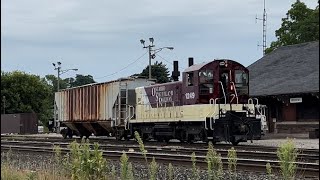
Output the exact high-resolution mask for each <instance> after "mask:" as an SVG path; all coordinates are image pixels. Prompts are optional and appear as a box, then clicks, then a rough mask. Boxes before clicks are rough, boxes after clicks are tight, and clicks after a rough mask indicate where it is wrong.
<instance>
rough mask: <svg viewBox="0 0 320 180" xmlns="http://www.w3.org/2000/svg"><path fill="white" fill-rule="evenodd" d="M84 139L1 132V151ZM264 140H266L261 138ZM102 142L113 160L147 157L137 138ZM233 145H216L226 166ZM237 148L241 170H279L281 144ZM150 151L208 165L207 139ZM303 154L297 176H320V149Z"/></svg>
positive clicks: (177, 162)
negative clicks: (278, 155)
mask: <svg viewBox="0 0 320 180" xmlns="http://www.w3.org/2000/svg"><path fill="white" fill-rule="evenodd" d="M74 140H76V141H78V142H80V141H81V140H80V138H75V139H73V140H71V139H63V138H61V137H48V136H47V137H46V136H41V135H39V136H22V135H20V136H14V135H2V136H1V151H2V152H7V151H8V150H9V149H11V151H12V152H14V153H20V154H37V155H39V154H41V155H42V156H45V157H52V156H53V154H54V149H53V147H54V145H59V146H60V147H61V148H62V153H64V154H65V153H68V152H70V149H69V148H68V145H70V143H71V141H74ZM261 141H262V140H261ZM94 142H97V143H99V144H100V150H101V152H102V153H103V156H104V157H105V158H106V159H108V160H112V161H117V160H119V158H120V157H121V155H122V154H123V152H125V153H126V154H127V155H128V157H129V158H130V161H131V162H135V163H138V164H143V163H144V160H145V159H144V157H143V155H142V153H141V152H140V150H139V145H138V143H137V142H136V141H133V140H129V141H118V140H116V139H112V138H101V137H100V138H94V137H93V138H91V139H90V143H91V145H93V143H94ZM231 147H233V146H232V145H230V144H215V145H214V148H215V149H216V151H217V152H218V153H219V154H221V157H222V163H223V167H224V169H227V164H228V157H227V153H228V149H230V148H231ZM234 148H235V150H236V152H237V170H238V171H239V172H241V173H244V172H251V173H256V174H259V173H264V172H265V171H266V163H268V162H269V163H270V164H271V166H272V168H273V170H274V171H275V172H279V170H280V169H279V161H278V160H277V154H276V150H277V147H272V146H257V145H249V146H248V145H238V146H234ZM145 149H146V151H147V153H146V155H147V157H148V159H151V158H152V157H155V158H156V160H157V162H158V163H160V164H168V163H172V164H173V165H174V166H175V167H180V168H181V167H183V168H186V169H188V168H191V165H192V162H191V159H190V155H191V153H193V152H194V153H195V154H196V158H197V161H196V163H197V165H198V166H199V167H200V169H201V170H205V169H206V168H207V164H206V153H207V144H206V143H201V142H198V143H194V144H186V143H180V142H169V143H165V142H162V143H159V142H156V141H149V142H146V143H145ZM298 152H299V155H298V157H297V162H295V164H296V165H297V177H300V178H302V179H305V178H309V179H318V178H319V149H305V148H298Z"/></svg>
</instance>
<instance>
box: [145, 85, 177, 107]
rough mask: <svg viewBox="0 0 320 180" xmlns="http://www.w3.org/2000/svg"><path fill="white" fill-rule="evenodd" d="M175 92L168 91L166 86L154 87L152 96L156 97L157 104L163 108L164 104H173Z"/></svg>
mask: <svg viewBox="0 0 320 180" xmlns="http://www.w3.org/2000/svg"><path fill="white" fill-rule="evenodd" d="M173 94H174V93H173V90H168V91H166V87H165V86H159V87H153V88H152V92H151V95H152V96H154V97H156V102H157V103H159V105H160V106H161V105H162V103H166V102H172V99H173V98H172V96H173Z"/></svg>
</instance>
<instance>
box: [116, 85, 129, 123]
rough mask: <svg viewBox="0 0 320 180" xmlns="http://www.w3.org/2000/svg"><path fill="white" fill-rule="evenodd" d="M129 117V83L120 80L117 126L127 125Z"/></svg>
mask: <svg viewBox="0 0 320 180" xmlns="http://www.w3.org/2000/svg"><path fill="white" fill-rule="evenodd" d="M127 117H128V83H127V82H122V81H119V95H118V100H117V103H116V123H115V126H119V125H125V120H126V118H127Z"/></svg>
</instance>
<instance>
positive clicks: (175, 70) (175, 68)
mask: <svg viewBox="0 0 320 180" xmlns="http://www.w3.org/2000/svg"><path fill="white" fill-rule="evenodd" d="M179 76H180V71H179V66H178V61H173V71H172V76H171V77H172V79H173V81H179Z"/></svg>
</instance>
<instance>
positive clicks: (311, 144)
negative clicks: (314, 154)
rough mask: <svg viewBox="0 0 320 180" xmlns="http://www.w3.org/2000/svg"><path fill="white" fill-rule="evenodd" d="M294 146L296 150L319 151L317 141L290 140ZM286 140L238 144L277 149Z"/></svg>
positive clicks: (265, 140)
mask: <svg viewBox="0 0 320 180" xmlns="http://www.w3.org/2000/svg"><path fill="white" fill-rule="evenodd" d="M292 140H293V142H294V143H295V145H296V148H305V149H319V139H295V138H293V139H292ZM286 141H287V140H286V139H264V140H255V141H253V143H250V142H244V143H239V144H246V145H261V146H275V147H279V146H280V144H282V143H284V142H286Z"/></svg>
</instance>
